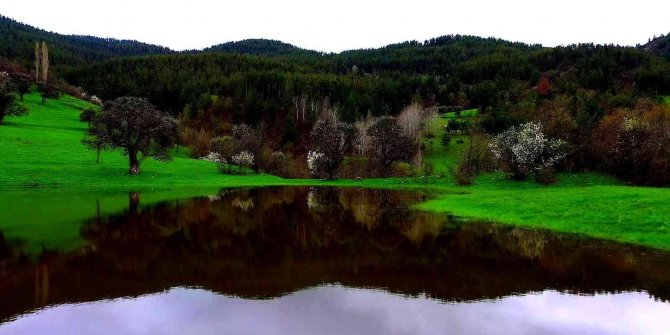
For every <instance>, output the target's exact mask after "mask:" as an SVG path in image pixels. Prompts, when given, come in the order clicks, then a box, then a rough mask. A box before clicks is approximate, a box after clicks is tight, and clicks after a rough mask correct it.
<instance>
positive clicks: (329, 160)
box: [308, 100, 355, 179]
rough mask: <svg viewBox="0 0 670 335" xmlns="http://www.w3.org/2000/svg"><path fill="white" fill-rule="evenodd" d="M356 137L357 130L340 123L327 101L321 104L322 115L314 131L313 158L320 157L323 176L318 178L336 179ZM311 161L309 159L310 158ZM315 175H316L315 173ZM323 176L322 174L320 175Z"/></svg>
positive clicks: (335, 112) (335, 111)
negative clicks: (338, 169)
mask: <svg viewBox="0 0 670 335" xmlns="http://www.w3.org/2000/svg"><path fill="white" fill-rule="evenodd" d="M354 137H355V129H354V127H353V126H352V125H351V124H347V123H343V122H340V121H339V118H338V115H337V110H336V109H335V108H332V107H331V106H330V104H329V103H328V101H327V100H324V101H323V102H322V104H321V114H320V116H319V119H318V120H317V121H316V123H314V128H313V129H312V143H313V144H312V147H313V150H312V151H310V153H312V156H313V157H318V158H319V159H316V160H315V161H318V162H319V164H318V165H319V166H320V168H319V169H310V170H312V171H320V172H322V174H323V175H318V176H316V177H322V178H328V179H332V178H335V176H336V175H337V168H338V166H339V165H340V163H341V162H342V160H344V156H345V155H346V154H347V153H348V152H350V151H351V148H352V142H353V139H354ZM308 161H309V157H308ZM313 174H314V173H313ZM319 174H321V173H319Z"/></svg>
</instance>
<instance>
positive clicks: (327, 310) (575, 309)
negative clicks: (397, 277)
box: [0, 285, 670, 335]
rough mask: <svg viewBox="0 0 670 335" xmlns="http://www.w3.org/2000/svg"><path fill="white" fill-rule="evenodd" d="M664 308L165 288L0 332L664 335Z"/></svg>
mask: <svg viewBox="0 0 670 335" xmlns="http://www.w3.org/2000/svg"><path fill="white" fill-rule="evenodd" d="M668 314H670V306H668V305H667V304H661V303H658V302H654V301H653V300H650V299H648V298H646V297H645V296H643V295H640V294H635V293H625V294H617V295H598V296H595V297H589V296H578V295H565V294H560V293H557V292H553V291H547V292H543V293H539V294H531V295H526V296H511V297H506V298H503V299H501V300H496V301H481V302H476V303H451V304H444V303H440V302H439V301H436V300H431V299H427V298H423V297H421V298H416V299H403V298H402V297H398V296H395V295H392V294H388V293H386V292H383V291H375V290H369V289H350V288H345V287H342V286H339V285H337V286H326V287H320V288H315V289H307V290H303V291H300V292H297V293H293V294H290V295H287V296H283V297H280V298H276V299H273V300H269V301H267V300H249V299H242V298H239V297H232V296H222V295H217V294H213V293H212V292H209V291H205V290H200V289H183V288H177V289H171V290H170V291H168V292H165V293H161V294H157V295H148V296H142V297H140V298H136V299H121V300H114V301H105V302H101V303H96V304H93V305H91V304H78V305H62V306H57V307H54V308H51V309H48V310H46V311H44V312H42V313H39V314H36V315H31V316H28V317H25V318H22V319H20V320H18V321H16V322H13V323H10V324H8V325H6V326H5V327H4V328H0V334H12V335H22V334H38V333H39V334H97V335H105V334H109V335H115V334H146V335H153V334H175V335H177V334H198V335H207V334H264V335H267V334H361V335H368V334H408V335H410V334H514V335H518V334H647V335H652V334H665V331H666V330H667V329H668V327H670V319H668V318H658V317H659V316H663V315H665V316H667V315H668Z"/></svg>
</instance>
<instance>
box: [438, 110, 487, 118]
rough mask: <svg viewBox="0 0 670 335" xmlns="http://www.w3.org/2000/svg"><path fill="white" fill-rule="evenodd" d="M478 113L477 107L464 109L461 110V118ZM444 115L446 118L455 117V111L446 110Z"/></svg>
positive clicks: (474, 115)
mask: <svg viewBox="0 0 670 335" xmlns="http://www.w3.org/2000/svg"><path fill="white" fill-rule="evenodd" d="M477 115H479V110H478V109H477V108H473V109H465V110H462V111H461V117H462V118H473V117H476V116H477ZM444 117H445V118H447V119H455V118H456V112H448V113H444Z"/></svg>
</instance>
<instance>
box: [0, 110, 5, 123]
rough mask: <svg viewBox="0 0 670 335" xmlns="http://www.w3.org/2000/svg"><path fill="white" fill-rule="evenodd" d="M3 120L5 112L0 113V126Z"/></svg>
mask: <svg viewBox="0 0 670 335" xmlns="http://www.w3.org/2000/svg"><path fill="white" fill-rule="evenodd" d="M4 118H5V111H0V124H1V123H2V120H3V119H4Z"/></svg>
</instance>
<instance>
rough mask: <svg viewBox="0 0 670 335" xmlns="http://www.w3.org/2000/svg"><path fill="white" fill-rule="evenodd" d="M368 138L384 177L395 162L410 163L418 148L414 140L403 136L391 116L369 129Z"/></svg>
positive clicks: (401, 130)
mask: <svg viewBox="0 0 670 335" xmlns="http://www.w3.org/2000/svg"><path fill="white" fill-rule="evenodd" d="M368 136H370V138H372V148H373V150H374V158H375V159H376V161H377V164H378V166H379V170H380V171H381V172H382V174H384V175H386V174H388V172H389V168H390V167H391V164H393V162H396V161H409V160H410V158H411V157H412V153H413V149H414V148H415V147H416V145H415V144H414V143H413V140H412V139H410V138H409V137H407V136H405V135H404V134H403V129H402V127H400V125H399V124H398V122H397V120H396V119H395V118H394V117H390V116H385V117H381V118H379V119H377V120H376V121H375V123H374V124H373V125H372V126H371V127H370V128H369V129H368Z"/></svg>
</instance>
